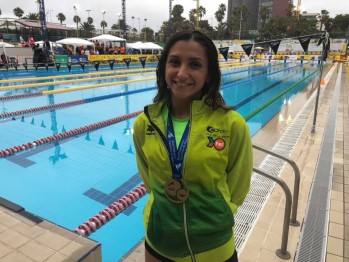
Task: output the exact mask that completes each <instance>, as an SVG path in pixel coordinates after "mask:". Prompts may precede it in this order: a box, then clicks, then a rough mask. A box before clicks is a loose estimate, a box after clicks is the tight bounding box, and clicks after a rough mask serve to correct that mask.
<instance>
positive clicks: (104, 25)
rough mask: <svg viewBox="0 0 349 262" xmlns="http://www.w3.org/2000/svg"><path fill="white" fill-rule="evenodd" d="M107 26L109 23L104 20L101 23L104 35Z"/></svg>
mask: <svg viewBox="0 0 349 262" xmlns="http://www.w3.org/2000/svg"><path fill="white" fill-rule="evenodd" d="M107 26H108V24H107V22H106V21H104V20H103V21H102V22H101V27H102V28H103V34H104V28H106V27H107Z"/></svg>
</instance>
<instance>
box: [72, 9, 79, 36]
mask: <svg viewBox="0 0 349 262" xmlns="http://www.w3.org/2000/svg"><path fill="white" fill-rule="evenodd" d="M73 8H74V10H75V19H76V37H79V28H78V26H79V21H78V7H77V6H76V5H74V6H73Z"/></svg>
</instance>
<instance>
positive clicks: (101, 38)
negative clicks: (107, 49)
mask: <svg viewBox="0 0 349 262" xmlns="http://www.w3.org/2000/svg"><path fill="white" fill-rule="evenodd" d="M88 40H90V41H92V40H93V41H96V40H98V41H103V42H126V39H124V38H121V37H117V36H114V35H108V34H104V35H99V36H95V37H92V38H89V39H88Z"/></svg>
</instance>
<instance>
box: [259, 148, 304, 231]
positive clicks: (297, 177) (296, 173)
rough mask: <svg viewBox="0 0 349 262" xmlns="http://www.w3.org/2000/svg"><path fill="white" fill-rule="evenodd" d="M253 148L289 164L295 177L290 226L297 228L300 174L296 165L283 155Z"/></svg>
mask: <svg viewBox="0 0 349 262" xmlns="http://www.w3.org/2000/svg"><path fill="white" fill-rule="evenodd" d="M253 148H255V149H257V150H259V151H262V152H264V153H267V154H269V155H272V156H274V157H277V158H280V159H282V160H284V161H286V162H287V163H289V164H290V166H291V167H292V168H293V170H294V176H295V177H294V188H293V200H292V202H293V205H292V215H291V221H290V225H291V226H299V225H300V223H299V222H298V221H297V210H298V197H299V184H300V177H301V173H300V171H299V168H298V166H297V164H296V163H295V162H294V161H293V160H292V159H290V158H288V157H285V156H283V155H280V154H277V153H275V152H273V151H270V150H267V149H265V148H262V147H259V146H256V145H253Z"/></svg>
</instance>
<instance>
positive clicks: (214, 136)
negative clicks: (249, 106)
mask: <svg viewBox="0 0 349 262" xmlns="http://www.w3.org/2000/svg"><path fill="white" fill-rule="evenodd" d="M206 131H207V139H208V144H207V147H209V148H214V149H216V150H218V151H220V150H223V149H224V148H225V145H226V142H225V139H226V138H228V137H229V136H228V135H226V134H225V133H228V131H226V130H221V129H219V128H215V127H212V126H208V127H207V129H206Z"/></svg>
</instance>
